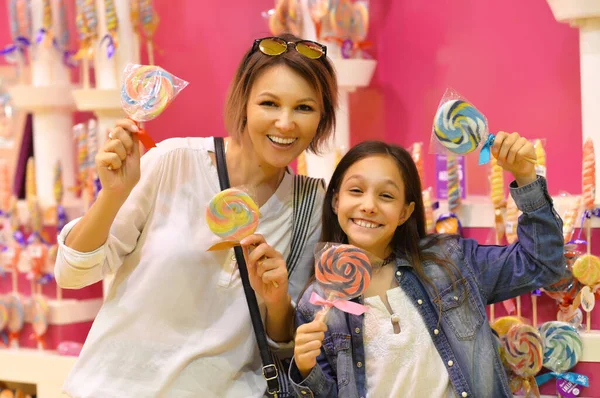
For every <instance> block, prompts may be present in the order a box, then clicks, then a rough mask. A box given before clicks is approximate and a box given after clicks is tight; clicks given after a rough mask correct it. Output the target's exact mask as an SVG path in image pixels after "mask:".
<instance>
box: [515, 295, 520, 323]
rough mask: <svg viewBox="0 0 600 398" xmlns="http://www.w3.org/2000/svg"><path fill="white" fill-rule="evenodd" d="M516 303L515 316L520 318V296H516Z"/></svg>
mask: <svg viewBox="0 0 600 398" xmlns="http://www.w3.org/2000/svg"><path fill="white" fill-rule="evenodd" d="M516 301H517V316H518V317H519V318H520V317H521V296H517V297H516Z"/></svg>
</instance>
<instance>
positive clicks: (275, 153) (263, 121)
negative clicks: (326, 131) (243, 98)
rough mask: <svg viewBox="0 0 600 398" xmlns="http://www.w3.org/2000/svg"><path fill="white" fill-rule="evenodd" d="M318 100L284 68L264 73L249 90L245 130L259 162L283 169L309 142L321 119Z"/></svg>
mask: <svg viewBox="0 0 600 398" xmlns="http://www.w3.org/2000/svg"><path fill="white" fill-rule="evenodd" d="M320 109H321V98H320V97H319V96H318V94H317V91H316V90H315V89H314V88H313V86H312V85H311V84H310V83H309V82H308V81H306V79H304V78H303V77H302V76H300V75H299V74H298V73H297V72H295V71H294V70H292V69H290V68H289V67H287V66H285V65H277V66H274V67H271V68H269V69H267V70H266V71H264V72H263V73H262V74H261V75H260V76H259V77H258V78H257V79H256V81H255V82H254V84H253V86H252V89H251V90H250V97H249V99H248V106H247V108H246V115H247V118H248V121H247V124H246V126H247V127H246V129H247V131H248V135H249V137H250V140H251V141H252V145H253V147H254V151H255V152H256V154H257V156H258V157H259V159H261V160H262V161H263V162H265V163H267V164H269V165H271V166H273V167H278V168H280V167H286V166H287V165H288V164H290V162H291V161H292V160H294V159H295V158H296V157H298V155H300V153H302V152H303V151H304V150H305V149H306V148H307V147H308V145H309V144H310V143H311V141H312V140H313V138H314V137H315V134H316V133H317V128H318V127H319V122H320V120H321V111H320Z"/></svg>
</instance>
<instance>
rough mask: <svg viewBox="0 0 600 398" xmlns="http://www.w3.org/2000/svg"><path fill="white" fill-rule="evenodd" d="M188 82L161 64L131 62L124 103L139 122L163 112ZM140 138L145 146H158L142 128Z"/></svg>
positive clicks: (132, 117) (125, 77) (127, 71)
mask: <svg viewBox="0 0 600 398" xmlns="http://www.w3.org/2000/svg"><path fill="white" fill-rule="evenodd" d="M187 85H188V82H186V81H185V80H181V79H179V78H178V77H176V76H173V75H172V74H170V73H169V72H167V71H165V70H164V69H162V68H160V67H158V66H147V65H136V64H128V65H127V66H126V67H125V71H124V76H123V86H122V88H121V106H122V107H123V110H124V111H125V113H126V114H127V115H128V116H129V118H130V119H131V120H133V121H135V122H136V123H137V124H138V125H139V122H146V121H149V120H152V119H154V118H156V117H157V116H158V115H160V114H161V113H162V112H163V111H164V110H165V109H166V108H167V106H169V105H170V104H171V102H173V100H174V99H175V97H176V96H177V95H178V94H179V93H180V92H181V90H183V89H184V88H185V87H186V86H187ZM138 138H139V139H140V141H141V142H142V144H144V146H145V147H146V149H150V148H152V147H154V146H156V144H154V141H153V140H152V138H151V137H150V136H149V135H148V134H147V133H146V132H145V131H144V130H143V129H140V132H139V133H138Z"/></svg>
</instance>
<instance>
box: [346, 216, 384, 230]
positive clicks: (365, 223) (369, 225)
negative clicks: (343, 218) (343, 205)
mask: <svg viewBox="0 0 600 398" xmlns="http://www.w3.org/2000/svg"><path fill="white" fill-rule="evenodd" d="M350 220H351V221H352V223H354V224H356V225H358V226H359V227H363V228H368V229H376V228H379V227H381V226H383V224H377V223H374V222H372V221H367V220H361V219H360V218H351V219H350Z"/></svg>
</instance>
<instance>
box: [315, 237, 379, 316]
mask: <svg viewBox="0 0 600 398" xmlns="http://www.w3.org/2000/svg"><path fill="white" fill-rule="evenodd" d="M372 259H373V256H371V255H369V254H368V253H367V252H366V251H364V250H362V249H359V248H357V247H355V246H352V245H347V244H337V243H324V244H320V245H317V248H316V250H315V279H316V281H317V289H315V290H318V291H313V293H312V295H311V297H310V302H311V303H312V304H314V305H322V306H323V312H324V313H325V314H326V313H327V312H328V311H329V309H331V308H332V307H335V308H337V309H338V310H340V311H344V312H347V313H350V314H354V315H361V314H363V313H364V312H365V311H366V307H364V306H363V305H362V304H358V303H354V302H352V301H349V300H350V299H352V298H355V297H358V296H360V295H362V294H363V293H364V292H365V291H366V290H367V288H368V287H369V284H370V282H371V274H372V271H373V265H372V261H373V260H372ZM321 294H322V295H323V296H324V297H323V296H321Z"/></svg>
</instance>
